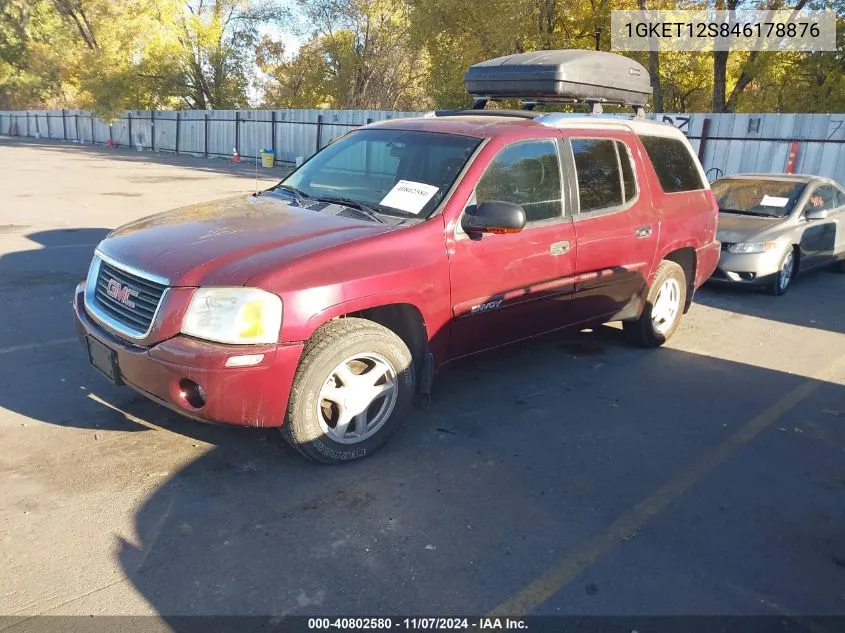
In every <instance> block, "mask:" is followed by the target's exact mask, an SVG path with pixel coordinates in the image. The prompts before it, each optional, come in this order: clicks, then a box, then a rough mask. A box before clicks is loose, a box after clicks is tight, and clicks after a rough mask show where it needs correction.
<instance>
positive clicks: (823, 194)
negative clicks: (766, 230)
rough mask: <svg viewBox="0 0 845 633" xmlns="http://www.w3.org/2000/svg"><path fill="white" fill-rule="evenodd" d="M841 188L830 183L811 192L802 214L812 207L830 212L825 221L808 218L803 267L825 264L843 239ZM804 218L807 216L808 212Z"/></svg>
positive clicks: (802, 248)
mask: <svg viewBox="0 0 845 633" xmlns="http://www.w3.org/2000/svg"><path fill="white" fill-rule="evenodd" d="M838 197H839V191H838V190H837V189H836V188H835V187H833V186H831V185H821V186H819V187H816V188H815V189H814V190H813V191H812V192H810V195H809V197H808V198H807V203H806V204H805V205H804V211H803V213H804V214H806V213H807V212H808V211H813V210H824V211H827V213H828V216H827V218H825V219H824V220H806V219H805V221H806V223H807V224H806V228H805V229H804V232H803V233H802V234H801V242H800V247H801V268H803V269H805V270H806V269H808V268H814V267H816V266H823V265H824V264H828V263H830V262H832V261H833V260H834V257H835V253H836V252H837V250H838V248H837V242H841V241H842V228H841V227H840V226H839V225H840V221H841V218H840V217H839V216H841V215H842V213H841V210H840V208H839V207H838V203H839V200H838ZM803 217H805V218H806V215H804V216H803Z"/></svg>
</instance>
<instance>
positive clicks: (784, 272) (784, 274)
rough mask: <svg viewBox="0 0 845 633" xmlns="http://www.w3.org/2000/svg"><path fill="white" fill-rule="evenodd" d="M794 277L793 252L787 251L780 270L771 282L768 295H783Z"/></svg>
mask: <svg viewBox="0 0 845 633" xmlns="http://www.w3.org/2000/svg"><path fill="white" fill-rule="evenodd" d="M794 277H795V252H794V251H793V250H792V249H790V250H789V251H787V252H786V253H785V254H784V256H783V259H782V260H781V263H780V270H779V271H778V273H777V275H775V276H774V278H773V279H772V281H771V284H770V286H769V293H770V294H773V295H775V296H780V295H782V294H784V293H785V292H786V290H787V288H789V284H790V283H792V279H793V278H794Z"/></svg>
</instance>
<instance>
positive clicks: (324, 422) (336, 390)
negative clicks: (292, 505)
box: [281, 317, 415, 464]
mask: <svg viewBox="0 0 845 633" xmlns="http://www.w3.org/2000/svg"><path fill="white" fill-rule="evenodd" d="M414 382H415V374H414V365H413V360H412V357H411V352H410V351H409V350H408V347H407V346H406V345H405V343H404V342H403V341H402V339H400V338H399V337H398V336H397V335H396V334H395V333H394V332H392V331H391V330H388V329H387V328H385V327H383V326H381V325H379V324H378V323H374V322H372V321H368V320H366V319H358V318H351V317H350V318H343V319H337V320H334V321H330V322H329V323H327V324H325V325H323V326H322V327H320V328H319V329H318V330H317V331H316V332H315V333H314V335H313V336H312V337H311V339H310V340H309V342H308V343H307V344H306V346H305V351H304V352H303V355H302V359H301V361H300V363H299V367H298V368H297V370H296V375H295V377H294V382H293V387H292V389H291V395H290V401H289V402H288V410H287V417H286V419H285V423H284V425H283V426H282V428H281V431H282V435H283V436H284V437H285V439H286V440H287V441H288V442H289V443H290V445H291V446H292V447H293V448H294V449H296V450H297V451H298V452H299V453H301V454H302V455H304V456H305V457H307V458H309V459H312V460H315V461H320V462H325V463H330V464H337V463H344V462H350V461H354V460H356V459H361V458H363V457H366V456H367V455H370V454H372V453H374V452H375V451H376V450H378V449H379V448H381V446H382V445H383V444H384V443H385V442H386V441H387V440H388V439H389V438H390V436H392V435H393V433H395V432H396V430H397V428H398V427H399V425H400V424H401V422H402V419H403V418H404V415H405V412H406V410H407V408H408V405H409V404H410V403H411V402H412V400H413V396H414Z"/></svg>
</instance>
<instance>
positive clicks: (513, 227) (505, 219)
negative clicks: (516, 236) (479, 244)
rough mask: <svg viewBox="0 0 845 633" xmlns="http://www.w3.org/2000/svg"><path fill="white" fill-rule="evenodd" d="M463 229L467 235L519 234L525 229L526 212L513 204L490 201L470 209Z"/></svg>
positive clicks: (463, 218) (466, 212) (464, 217)
mask: <svg viewBox="0 0 845 633" xmlns="http://www.w3.org/2000/svg"><path fill="white" fill-rule="evenodd" d="M461 228H462V229H463V230H464V231H465V232H466V233H519V231H521V230H522V229H523V228H525V210H524V209H523V208H522V207H521V206H520V205H518V204H514V203H513V202H502V201H500V200H489V201H487V202H482V203H481V204H480V205H478V206H471V207H468V208H467V209H466V211H464V215H463V217H462V218H461Z"/></svg>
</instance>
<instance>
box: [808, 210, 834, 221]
mask: <svg viewBox="0 0 845 633" xmlns="http://www.w3.org/2000/svg"><path fill="white" fill-rule="evenodd" d="M828 215H829V213H828V210H827V209H809V210H808V211H807V212H806V213H805V214H804V217H805V218H807V219H808V220H824V219H826V218H827V216H828Z"/></svg>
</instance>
